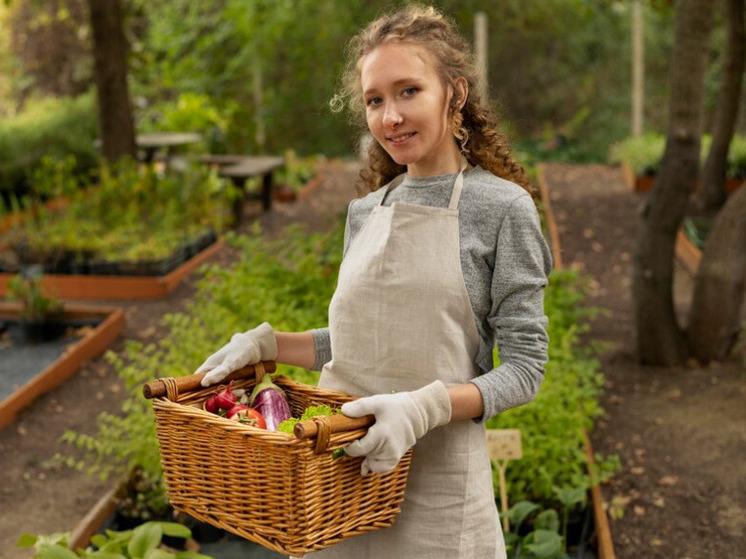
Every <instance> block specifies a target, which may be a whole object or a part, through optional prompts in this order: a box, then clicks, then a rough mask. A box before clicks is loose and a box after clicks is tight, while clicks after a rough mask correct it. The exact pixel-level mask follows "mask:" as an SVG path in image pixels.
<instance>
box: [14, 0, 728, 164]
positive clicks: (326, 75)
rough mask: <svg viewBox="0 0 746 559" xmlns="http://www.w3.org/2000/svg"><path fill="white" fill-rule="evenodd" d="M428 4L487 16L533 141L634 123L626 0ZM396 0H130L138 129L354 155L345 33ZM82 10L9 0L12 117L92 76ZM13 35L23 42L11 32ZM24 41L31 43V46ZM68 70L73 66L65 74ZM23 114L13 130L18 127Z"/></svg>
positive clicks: (593, 134) (589, 141)
mask: <svg viewBox="0 0 746 559" xmlns="http://www.w3.org/2000/svg"><path fill="white" fill-rule="evenodd" d="M432 3H433V4H434V5H436V6H438V7H440V8H441V9H442V10H443V11H444V12H445V13H446V14H447V15H449V16H450V17H452V18H453V19H454V20H455V21H456V23H457V24H458V26H459V28H460V30H461V31H462V32H463V34H464V35H465V36H466V37H467V38H468V39H469V40H471V39H472V38H473V17H474V13H475V12H478V11H482V12H485V13H486V14H487V17H488V25H489V70H488V74H489V83H490V93H491V95H492V97H493V98H494V99H496V100H497V101H496V103H498V104H499V105H498V109H499V110H500V112H501V113H502V115H503V119H504V127H505V129H506V130H507V131H508V132H509V133H510V135H511V136H512V137H513V138H514V139H515V140H516V141H519V142H520V143H521V144H522V147H523V148H527V149H535V148H538V149H541V148H542V146H544V145H546V144H547V142H549V141H551V140H552V139H553V138H555V137H556V136H557V135H558V134H561V135H562V136H563V137H564V138H566V139H567V140H569V142H570V144H571V145H572V150H571V151H570V152H567V151H566V153H565V154H564V156H566V157H573V158H581V159H586V160H588V159H591V160H594V159H595V160H603V159H604V158H605V156H606V150H607V146H608V145H609V144H610V143H612V142H613V141H617V140H619V139H621V138H623V137H624V136H626V135H627V134H628V133H629V110H630V109H629V105H630V101H629V98H630V94H629V89H630V77H629V76H630V35H631V32H630V25H631V24H630V20H631V16H630V11H631V10H630V3H629V2H627V1H611V0H551V1H545V0H501V1H500V2H496V1H494V0H434V1H433V2H432ZM402 4H404V2H402V1H398V0H397V1H390V2H386V3H383V2H364V1H361V0H353V1H349V0H252V1H251V2H246V1H245V0H216V1H215V2H210V3H199V2H190V1H188V0H169V1H168V2H146V1H145V0H129V1H125V2H124V6H125V8H126V10H127V12H126V19H125V28H126V32H127V36H128V39H129V42H130V45H131V54H130V80H129V84H130V92H131V96H132V101H133V106H134V108H135V115H136V120H137V128H138V130H139V131H146V130H152V129H185V128H189V129H193V130H195V131H199V132H202V133H203V134H205V137H206V138H207V147H208V148H209V149H210V150H211V151H214V152H223V151H227V152H248V153H252V152H260V151H267V152H274V153H282V152H284V151H285V150H286V149H294V150H295V151H296V152H297V153H299V154H300V155H309V154H312V153H324V154H325V155H328V156H337V155H347V154H349V153H351V152H352V151H353V149H354V147H355V146H356V143H357V139H356V135H357V131H356V130H355V129H354V128H353V127H352V126H351V125H350V122H349V119H348V116H347V115H334V114H332V113H331V111H330V110H329V108H328V101H329V99H330V98H331V97H332V95H333V94H334V92H335V91H336V89H337V86H338V80H339V75H340V70H341V68H342V65H343V61H344V51H345V47H346V44H347V42H348V40H349V39H350V37H351V36H352V35H353V34H354V33H355V32H356V31H357V30H359V29H360V28H361V27H362V26H363V25H365V24H366V23H367V22H368V21H370V20H371V19H372V18H374V17H375V16H376V15H378V14H380V13H381V12H382V11H385V10H389V9H393V8H396V7H398V6H400V5H402ZM650 4H652V5H654V6H657V7H650V5H649V6H648V9H647V10H646V38H645V41H646V53H645V64H646V84H645V91H646V115H645V118H646V125H647V127H648V129H650V130H654V131H658V132H660V131H662V130H663V127H664V125H665V119H666V115H665V106H666V95H667V65H668V58H669V53H670V47H671V35H672V32H671V28H672V13H671V8H670V7H666V5H665V4H661V3H659V2H651V3H650ZM84 16H85V10H81V0H58V1H56V2H34V1H33V0H15V1H14V2H12V3H10V4H9V5H8V6H5V5H3V4H0V24H2V27H0V29H2V31H0V71H2V72H3V74H4V76H7V78H8V79H7V80H5V81H4V82H3V84H2V85H0V115H4V116H5V117H8V118H11V119H12V118H17V117H18V115H19V114H22V113H24V112H26V111H30V110H32V108H33V106H34V105H35V104H36V103H38V102H39V100H40V99H41V98H43V97H44V96H48V95H49V92H51V91H54V90H55V87H56V88H57V90H59V89H60V86H59V84H57V82H59V81H64V82H65V83H71V84H73V83H74V84H75V88H76V89H75V90H76V91H77V90H80V88H82V87H84V86H85V84H86V83H88V85H91V84H92V79H91V71H92V64H91V63H90V54H86V53H87V52H88V51H89V50H90V48H91V33H90V29H89V28H88V23H87V20H86V19H85V17H84ZM71 29H72V30H73V31H74V33H71ZM6 30H7V31H6ZM55 30H56V31H55ZM55 33H56V34H55ZM16 36H22V37H26V39H27V40H26V41H25V42H23V41H19V40H14V39H13V38H14V37H16ZM63 40H64V43H61V41H63ZM722 40H723V38H722V33H720V34H717V33H716V34H715V38H714V39H713V41H714V47H717V44H718V42H719V44H722ZM73 41H77V43H75V45H74V46H75V48H73V46H72V45H71V42H73ZM24 44H33V45H35V48H34V49H33V51H29V49H24V48H23V45H24ZM60 44H64V45H71V46H69V47H68V48H70V52H71V56H72V57H74V58H78V59H80V60H78V62H77V63H75V64H72V63H71V64H66V65H65V66H64V68H51V69H50V68H49V66H50V65H52V64H54V61H55V60H57V58H55V56H53V55H54V54H55V53H57V52H58V51H59V50H60ZM83 47H85V48H83ZM720 52H721V49H718V48H713V49H712V53H713V54H712V58H713V65H712V67H713V71H712V72H711V75H710V76H709V78H708V83H709V86H708V91H712V92H714V91H715V89H716V87H715V86H716V84H717V79H718V73H717V68H718V67H719V66H718V64H720V62H721V61H720V58H721V54H720ZM257 68H259V69H260V70H261V72H260V73H261V84H259V83H258V82H257V75H258V73H257V72H256V71H255V70H256V69H257ZM55 69H57V70H58V71H57V72H54V71H53V70H55ZM60 72H66V73H67V74H69V75H68V76H67V78H66V79H65V80H61V79H60V78H59V76H58V74H59V73H60ZM50 76H55V81H54V82H52V78H51V77H50ZM255 87H259V89H260V90H261V97H262V103H261V105H258V104H257V103H256V101H255V95H254V91H255ZM711 97H712V95H711ZM59 110H60V111H63V110H64V109H63V108H60V109H59ZM89 111H90V112H89V115H90V116H89V118H91V119H95V108H94V107H90V109H89ZM259 122H261V123H262V124H263V126H264V128H265V129H266V141H265V142H264V143H261V142H259V141H258V140H257V134H256V132H257V123H259ZM36 126H37V125H32V126H30V128H34V127H36ZM16 128H19V127H16ZM25 128H26V126H22V127H20V130H16V131H15V132H14V133H15V134H20V135H23V134H25V132H24V130H25ZM60 133H62V132H57V134H60ZM96 134H97V132H96V131H95V129H94V130H93V131H91V132H90V133H89V136H87V137H86V138H85V142H84V141H83V139H82V138H81V139H80V142H79V143H80V145H83V144H85V145H88V146H90V142H91V141H92V140H93V139H94V138H95V136H96ZM21 143H23V142H21ZM545 155H547V156H556V155H557V154H556V153H549V154H545Z"/></svg>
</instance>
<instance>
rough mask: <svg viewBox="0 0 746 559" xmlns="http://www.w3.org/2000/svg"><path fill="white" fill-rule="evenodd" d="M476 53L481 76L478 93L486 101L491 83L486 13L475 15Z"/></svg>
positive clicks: (478, 71)
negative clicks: (488, 69) (488, 77)
mask: <svg viewBox="0 0 746 559" xmlns="http://www.w3.org/2000/svg"><path fill="white" fill-rule="evenodd" d="M474 52H475V54H476V64H477V74H478V76H479V89H478V91H477V93H478V94H479V97H480V98H481V99H482V100H486V99H487V92H488V91H489V81H488V79H487V14H485V13H484V12H477V13H475V14H474Z"/></svg>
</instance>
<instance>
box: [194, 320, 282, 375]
mask: <svg viewBox="0 0 746 559" xmlns="http://www.w3.org/2000/svg"><path fill="white" fill-rule="evenodd" d="M276 358H277V341H276V340H275V331H274V330H273V329H272V327H271V326H270V325H269V323H267V322H263V323H262V324H260V325H259V326H257V327H256V328H254V329H253V330H249V331H247V332H242V333H240V334H233V337H231V341H230V342H228V343H227V344H225V345H224V346H223V347H221V348H220V349H219V350H218V351H216V352H215V353H213V354H212V355H210V357H208V358H207V359H206V360H205V362H204V363H202V365H200V366H199V369H197V371H196V372H197V373H203V372H205V371H210V372H209V373H207V374H206V375H205V377H204V378H203V379H202V386H210V385H211V384H217V383H218V382H220V381H221V380H223V379H224V378H225V377H227V376H228V375H229V374H231V373H232V372H233V371H235V370H236V369H240V368H241V367H245V366H246V365H249V364H252V363H258V362H259V361H271V360H274V359H276Z"/></svg>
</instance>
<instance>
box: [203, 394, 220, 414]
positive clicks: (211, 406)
mask: <svg viewBox="0 0 746 559" xmlns="http://www.w3.org/2000/svg"><path fill="white" fill-rule="evenodd" d="M202 409H203V410H205V411H209V412H210V413H218V411H219V410H220V406H218V395H217V394H213V395H212V396H210V397H209V398H208V399H207V400H205V403H204V404H203V405H202Z"/></svg>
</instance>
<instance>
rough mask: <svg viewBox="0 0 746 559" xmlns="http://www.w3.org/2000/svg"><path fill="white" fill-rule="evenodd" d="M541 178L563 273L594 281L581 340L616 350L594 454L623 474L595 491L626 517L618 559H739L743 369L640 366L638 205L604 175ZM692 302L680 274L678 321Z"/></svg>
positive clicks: (616, 530) (610, 172) (553, 168)
mask: <svg viewBox="0 0 746 559" xmlns="http://www.w3.org/2000/svg"><path fill="white" fill-rule="evenodd" d="M546 178H547V183H548V186H549V190H550V200H551V206H552V208H553V210H554V214H555V217H556V219H557V224H558V229H559V232H560V240H561V245H562V249H563V253H562V257H563V260H564V263H565V266H566V267H569V268H577V269H580V270H582V271H584V272H586V273H588V274H591V276H592V278H593V291H592V294H591V297H590V298H589V300H588V302H587V303H588V304H589V305H592V306H598V307H602V308H604V309H606V310H607V312H606V313H605V314H602V315H600V316H598V317H597V318H596V319H595V320H594V322H593V324H592V330H591V332H590V333H589V336H588V337H589V338H590V339H593V340H596V341H608V342H611V343H612V344H613V345H612V347H611V348H610V349H609V350H608V351H606V352H605V353H604V354H603V355H602V356H601V364H602V369H603V371H604V374H605V378H606V394H605V396H604V398H603V401H602V405H603V407H604V408H605V410H606V415H605V416H604V417H603V418H602V419H601V420H600V421H599V422H598V424H597V426H596V429H595V431H594V433H593V435H592V443H593V446H594V450H595V451H597V452H600V453H602V454H612V453H616V454H618V455H619V456H620V458H621V461H622V465H623V470H622V471H621V472H619V474H618V475H617V476H616V478H615V479H614V480H613V481H612V482H611V483H610V484H608V485H607V486H605V487H604V489H603V491H604V495H605V498H606V501H607V503H609V504H611V505H612V508H613V509H614V510H617V511H619V510H623V517H622V518H621V519H620V520H614V521H612V523H611V530H612V535H613V537H614V544H615V551H616V556H617V558H619V559H633V558H634V559H640V558H645V559H656V558H660V559H664V558H665V559H672V558H676V559H686V558H688V559H707V558H712V559H716V558H717V559H726V558H727V559H737V558H743V557H746V429H745V428H744V426H746V406H744V400H745V399H746V369H745V368H744V361H743V359H744V358H743V357H741V359H740V361H739V360H733V361H729V362H724V363H719V364H714V365H712V366H710V367H709V368H706V369H703V368H699V367H697V366H696V365H694V364H692V365H690V366H686V367H681V368H653V367H640V366H639V365H637V363H636V362H635V359H634V355H633V351H634V342H635V338H634V331H633V316H632V302H631V293H630V279H631V270H632V254H633V251H634V243H635V231H636V228H637V223H638V218H637V215H638V208H639V206H640V203H641V202H642V196H643V195H640V194H634V193H632V192H630V191H629V190H627V188H626V186H625V185H624V183H623V181H622V176H621V174H620V173H619V172H618V171H617V170H615V169H611V168H608V167H601V166H583V167H580V166H572V165H559V164H552V165H548V166H547V167H546ZM690 295H691V279H690V278H689V277H688V276H687V275H686V272H684V271H683V270H681V269H677V272H676V281H675V298H676V304H677V309H678V311H679V312H680V315H681V316H682V317H685V316H686V309H687V304H688V301H689V298H690Z"/></svg>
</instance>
